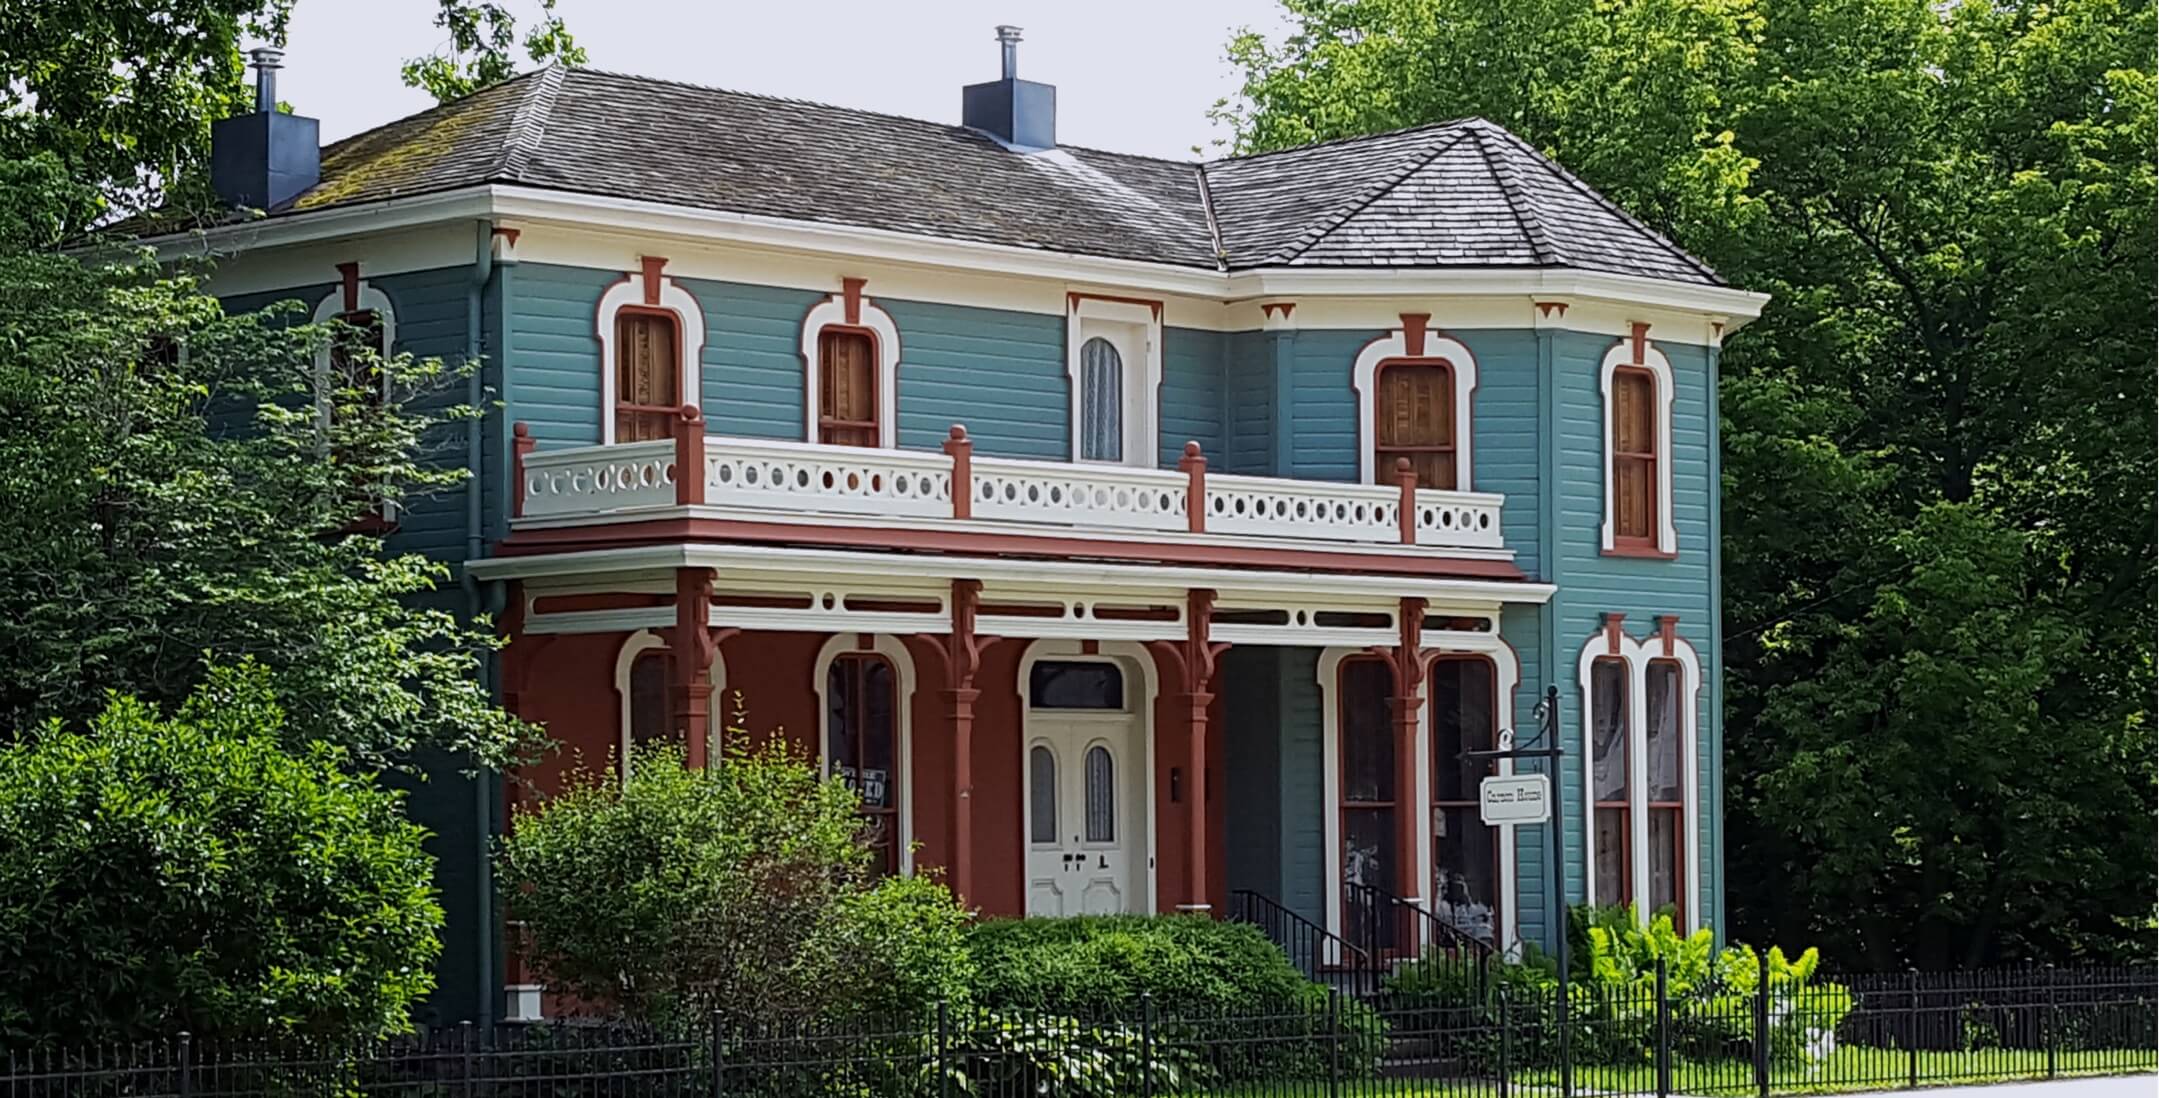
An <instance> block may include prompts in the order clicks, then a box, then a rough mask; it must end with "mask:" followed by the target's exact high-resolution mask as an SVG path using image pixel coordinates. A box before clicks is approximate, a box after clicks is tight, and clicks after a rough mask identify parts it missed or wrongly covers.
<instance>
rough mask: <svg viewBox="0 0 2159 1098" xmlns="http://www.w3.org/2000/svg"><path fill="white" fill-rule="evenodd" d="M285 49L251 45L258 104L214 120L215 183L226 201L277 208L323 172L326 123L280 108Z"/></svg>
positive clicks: (212, 167) (212, 155) (212, 178)
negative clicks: (279, 86)
mask: <svg viewBox="0 0 2159 1098" xmlns="http://www.w3.org/2000/svg"><path fill="white" fill-rule="evenodd" d="M284 58H285V51H283V50H281V49H276V48H274V47H270V46H263V47H261V48H258V49H253V50H249V51H248V54H247V60H248V64H249V65H251V66H253V67H254V69H255V109H254V111H253V112H251V113H248V114H243V115H239V116H236V117H233V118H221V119H219V120H218V121H216V122H214V123H212V124H211V126H210V186H211V188H212V189H213V190H215V191H216V192H217V197H218V198H219V200H220V201H222V202H224V203H225V204H226V205H227V206H250V207H253V208H255V209H261V210H274V209H277V208H278V207H280V206H283V205H284V204H285V203H287V202H290V201H292V200H293V199H294V198H296V197H298V196H299V195H300V193H301V192H302V191H305V190H307V189H308V188H309V187H312V186H314V185H315V184H316V182H318V181H319V180H320V179H321V178H322V133H321V125H320V123H318V122H316V121H315V120H314V119H312V118H302V117H301V116H299V115H296V114H283V113H280V112H279V111H278V109H277V70H278V69H280V68H282V67H284V66H283V61H284Z"/></svg>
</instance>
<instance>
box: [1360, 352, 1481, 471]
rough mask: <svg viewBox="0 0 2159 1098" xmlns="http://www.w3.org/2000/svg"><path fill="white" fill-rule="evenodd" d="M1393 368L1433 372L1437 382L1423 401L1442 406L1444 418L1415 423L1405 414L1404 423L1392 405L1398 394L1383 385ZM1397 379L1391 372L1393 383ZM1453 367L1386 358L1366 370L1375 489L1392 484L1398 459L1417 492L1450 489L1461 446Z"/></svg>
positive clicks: (1439, 361) (1446, 362)
mask: <svg viewBox="0 0 2159 1098" xmlns="http://www.w3.org/2000/svg"><path fill="white" fill-rule="evenodd" d="M1397 368H1415V369H1419V370H1426V369H1429V370H1434V371H1435V372H1436V374H1437V378H1438V380H1437V382H1436V383H1435V384H1433V385H1432V387H1431V388H1430V389H1429V390H1427V392H1426V396H1427V398H1428V399H1429V398H1436V399H1437V400H1439V401H1441V402H1443V404H1444V413H1443V414H1440V415H1437V416H1433V417H1431V418H1430V419H1429V420H1427V421H1425V422H1418V421H1417V420H1416V418H1415V410H1414V409H1411V416H1410V419H1409V420H1408V422H1406V423H1405V422H1404V419H1403V417H1402V416H1401V415H1400V414H1399V413H1398V411H1397V409H1396V408H1395V407H1394V406H1393V404H1394V400H1395V399H1396V397H1397V396H1398V394H1397V393H1396V392H1395V391H1394V389H1392V388H1391V387H1390V386H1389V385H1388V383H1387V382H1388V378H1387V374H1388V372H1389V371H1394V370H1397ZM1399 376H1400V374H1399V372H1398V373H1397V378H1399ZM1454 387H1455V373H1454V363H1453V362H1452V361H1449V360H1448V359H1444V358H1434V357H1420V358H1390V359H1387V360H1385V361H1383V362H1381V363H1380V364H1379V365H1378V366H1376V367H1374V368H1373V370H1372V390H1373V392H1372V422H1371V423H1369V424H1367V425H1366V426H1367V428H1368V429H1369V430H1370V431H1371V436H1372V478H1373V480H1374V481H1375V482H1377V483H1380V484H1391V483H1393V482H1394V475H1395V471H1394V466H1395V461H1396V459H1398V458H1408V459H1409V464H1410V467H1411V468H1412V469H1414V470H1415V471H1416V473H1417V486H1418V487H1420V488H1456V487H1460V485H1458V484H1456V483H1455V480H1456V477H1455V469H1456V468H1457V463H1456V460H1455V448H1456V447H1457V446H1458V445H1459V444H1460V442H1461V434H1462V410H1461V409H1460V408H1459V407H1457V406H1456V402H1455V394H1454Z"/></svg>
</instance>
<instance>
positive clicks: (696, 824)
mask: <svg viewBox="0 0 2159 1098" xmlns="http://www.w3.org/2000/svg"><path fill="white" fill-rule="evenodd" d="M731 738H732V739H733V740H734V741H735V742H737V743H739V742H740V741H741V736H740V735H739V732H736V733H734V734H732V735H731ZM858 808H859V803H858V801H857V800H856V798H855V795H854V793H853V792H852V791H850V790H849V789H848V788H847V787H846V785H845V784H844V783H842V782H841V781H839V780H837V779H826V778H821V777H820V776H819V775H818V773H817V771H816V769H815V768H814V767H813V766H812V765H810V764H809V763H808V762H806V761H805V760H803V759H802V758H800V757H799V756H797V755H795V754H792V753H790V752H789V751H788V750H787V748H786V747H785V746H784V745H783V744H780V743H778V742H776V741H775V742H773V743H770V744H768V745H767V746H764V747H761V748H758V749H755V750H742V749H735V750H732V751H730V753H729V754H728V756H727V758H726V760H725V762H724V764H723V765H720V766H718V767H715V768H712V769H709V770H692V769H689V768H687V767H685V766H684V765H683V763H682V759H681V757H680V755H679V754H671V753H668V752H665V751H651V752H641V753H640V756H639V758H638V759H637V764H636V766H635V767H633V768H632V769H631V771H630V774H629V778H628V780H626V781H625V780H623V779H622V778H620V777H619V776H618V775H616V774H615V773H614V772H612V771H608V772H605V773H600V774H592V773H590V772H579V773H577V774H574V775H573V776H572V777H571V778H569V779H568V785H567V787H566V788H565V789H564V790H563V791H562V792H561V793H559V794H557V795H556V796H554V797H552V798H550V799H548V800H546V801H544V802H542V803H541V804H540V805H539V806H538V807H537V808H536V809H533V810H531V811H528V812H524V813H521V814H519V815H518V816H517V817H516V818H515V820H514V821H513V822H512V825H511V830H510V834H509V836H508V837H507V838H506V839H504V841H503V844H502V849H501V853H500V856H499V858H498V863H499V873H500V879H501V881H502V885H503V889H504V891H505V892H506V893H508V894H509V895H510V896H512V897H514V898H513V899H512V900H511V904H512V906H513V908H514V909H515V911H516V916H517V918H519V919H520V920H522V921H523V922H524V923H525V926H526V928H527V931H528V933H529V934H530V946H531V950H530V952H531V957H532V961H533V963H534V964H535V965H537V966H538V967H539V968H540V970H542V971H543V972H545V973H546V974H547V977H548V982H549V983H550V984H551V985H552V986H556V987H560V988H565V989H567V990H569V991H571V992H573V993H574V994H576V995H577V996H578V997H579V998H581V999H584V1000H585V1001H587V1002H589V1003H595V1004H605V1005H608V1006H611V1007H612V1008H614V1009H617V1010H620V1011H621V1012H623V1013H624V1014H626V1015H628V1016H629V1017H632V1018H636V1019H639V1020H643V1021H651V1022H655V1023H659V1024H662V1025H677V1026H679V1025H686V1024H696V1023H698V1022H699V1021H700V1020H701V1019H703V1018H706V1017H708V1016H709V1015H710V1014H711V1013H712V1012H715V1011H717V1012H719V1013H720V1014H721V1015H722V1016H723V1018H724V1019H725V1020H727V1021H728V1022H731V1023H735V1024H743V1023H750V1022H756V1023H759V1024H773V1023H779V1024H786V1023H794V1022H809V1021H833V1020H838V1019H841V1018H844V1017H854V1018H859V1019H882V1020H884V1021H888V1022H889V1021H890V1020H891V1019H893V1018H898V1017H910V1016H911V1017H918V1018H919V1017H922V1016H923V1011H924V1010H925V1008H927V1007H929V1006H930V1005H931V1004H933V1003H935V1002H936V1001H937V1000H939V999H946V1000H950V1001H952V1002H955V1003H958V1002H961V1001H963V1000H964V999H965V997H966V989H967V983H968V977H969V974H970V973H971V971H972V965H971V963H970V961H969V956H968V952H967V945H966V941H965V936H964V933H963V931H964V923H965V921H966V913H965V912H964V911H962V910H961V909H960V907H959V905H958V904H957V903H956V902H954V900H953V898H952V894H951V893H950V892H947V891H946V890H945V888H944V886H943V885H941V884H937V883H934V882H932V881H930V880H928V879H927V878H923V877H917V876H909V877H893V878H888V879H885V880H881V881H874V880H872V879H871V878H870V855H869V850H868V847H867V846H866V845H865V844H863V843H862V842H861V841H860V829H861V827H862V826H863V825H862V823H861V818H860V817H859V816H858V815H857V814H856V813H857V810H858Z"/></svg>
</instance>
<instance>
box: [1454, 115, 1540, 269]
mask: <svg viewBox="0 0 2159 1098" xmlns="http://www.w3.org/2000/svg"><path fill="white" fill-rule="evenodd" d="M1468 129H1469V132H1470V136H1471V139H1472V140H1474V141H1476V143H1477V155H1478V158H1479V159H1481V160H1483V161H1484V170H1485V171H1488V172H1490V173H1492V182H1493V183H1496V184H1498V186H1499V193H1500V194H1501V195H1503V196H1504V197H1505V198H1506V200H1507V212H1508V213H1511V214H1513V215H1514V223H1515V224H1516V225H1519V226H1521V229H1522V238H1523V239H1525V240H1527V241H1529V247H1530V250H1531V251H1532V252H1534V253H1535V254H1536V256H1537V262H1538V263H1559V262H1561V261H1562V260H1561V256H1560V253H1559V249H1558V248H1557V247H1555V246H1554V245H1553V243H1552V238H1551V234H1550V233H1547V232H1545V230H1544V222H1543V221H1542V220H1541V219H1539V218H1538V217H1537V214H1536V211H1535V210H1533V209H1531V208H1530V206H1529V202H1528V196H1527V195H1524V194H1523V193H1522V192H1521V186H1520V183H1519V181H1518V180H1516V179H1515V178H1514V169H1513V166H1512V165H1506V166H1504V170H1503V168H1502V165H1501V163H1500V161H1501V160H1503V159H1504V158H1503V157H1499V156H1494V155H1493V153H1492V150H1491V149H1490V148H1489V147H1487V146H1486V145H1485V143H1484V142H1485V135H1484V133H1483V132H1482V131H1483V130H1484V127H1482V126H1470V127H1468Z"/></svg>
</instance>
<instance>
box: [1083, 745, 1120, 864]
mask: <svg viewBox="0 0 2159 1098" xmlns="http://www.w3.org/2000/svg"><path fill="white" fill-rule="evenodd" d="M1116 765H1117V764H1116V762H1115V761H1114V760H1112V759H1111V758H1110V753H1109V748H1107V747H1104V746H1102V745H1101V744H1096V745H1094V746H1093V747H1090V748H1088V749H1087V760H1086V766H1087V773H1086V779H1087V789H1086V793H1087V841H1088V842H1091V843H1113V842H1116V841H1117V781H1116V778H1117V773H1116Z"/></svg>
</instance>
